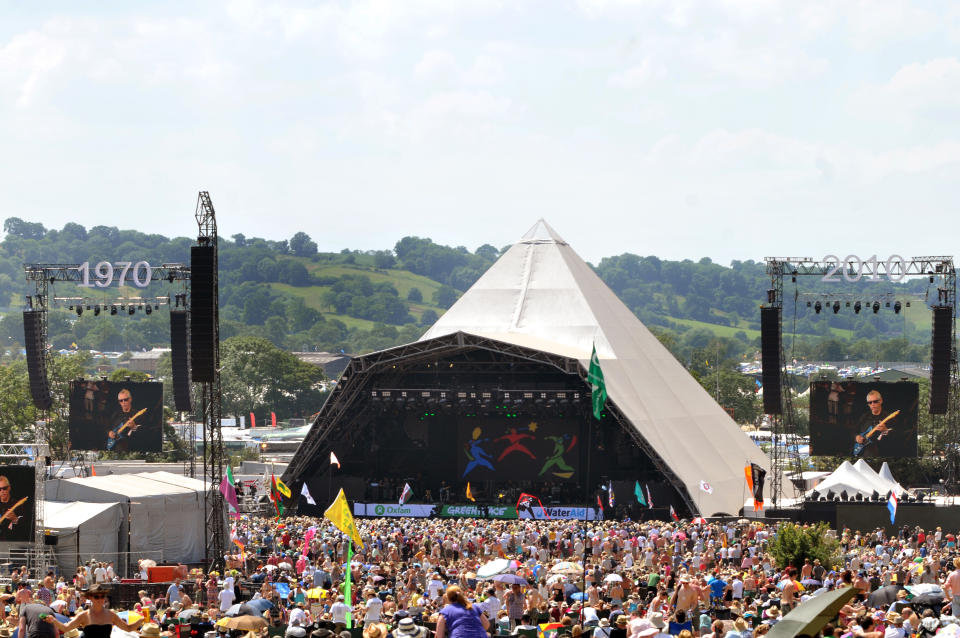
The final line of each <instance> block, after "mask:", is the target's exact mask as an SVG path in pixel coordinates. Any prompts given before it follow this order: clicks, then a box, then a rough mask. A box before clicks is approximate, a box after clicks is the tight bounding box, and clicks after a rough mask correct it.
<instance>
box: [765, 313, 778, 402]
mask: <svg viewBox="0 0 960 638" xmlns="http://www.w3.org/2000/svg"><path fill="white" fill-rule="evenodd" d="M760 364H761V367H762V372H761V378H762V381H763V411H764V413H765V414H780V412H781V408H780V403H781V401H780V399H781V397H780V308H779V307H777V306H767V307H764V308H761V309H760Z"/></svg>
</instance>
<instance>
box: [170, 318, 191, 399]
mask: <svg viewBox="0 0 960 638" xmlns="http://www.w3.org/2000/svg"><path fill="white" fill-rule="evenodd" d="M189 317H190V316H189V314H188V313H187V311H186V310H171V311H170V362H171V364H172V367H173V405H174V407H175V408H176V409H177V411H179V412H192V411H193V401H192V399H191V397H190V323H189Z"/></svg>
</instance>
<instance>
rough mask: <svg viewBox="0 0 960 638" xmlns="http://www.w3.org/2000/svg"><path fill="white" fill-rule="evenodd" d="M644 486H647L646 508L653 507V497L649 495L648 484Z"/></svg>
mask: <svg viewBox="0 0 960 638" xmlns="http://www.w3.org/2000/svg"><path fill="white" fill-rule="evenodd" d="M644 487H646V488H647V508H649V509H653V497H652V496H650V484H649V483H648V484H645V485H644Z"/></svg>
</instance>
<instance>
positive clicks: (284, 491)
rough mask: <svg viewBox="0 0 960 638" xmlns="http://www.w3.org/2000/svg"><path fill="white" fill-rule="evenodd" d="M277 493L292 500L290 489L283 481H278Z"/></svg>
mask: <svg viewBox="0 0 960 638" xmlns="http://www.w3.org/2000/svg"><path fill="white" fill-rule="evenodd" d="M277 491H278V492H280V493H281V494H283V495H284V496H286V497H287V498H290V488H289V487H287V484H286V483H284V482H283V481H281V480H280V479H277Z"/></svg>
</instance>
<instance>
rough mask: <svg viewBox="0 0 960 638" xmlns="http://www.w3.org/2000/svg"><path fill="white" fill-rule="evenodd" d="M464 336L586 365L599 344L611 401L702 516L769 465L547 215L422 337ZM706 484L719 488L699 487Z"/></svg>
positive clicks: (733, 500) (724, 507) (737, 499)
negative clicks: (751, 468) (749, 471)
mask: <svg viewBox="0 0 960 638" xmlns="http://www.w3.org/2000/svg"><path fill="white" fill-rule="evenodd" d="M456 333H465V334H469V335H475V336H478V337H483V338H489V339H493V340H496V341H500V342H506V343H508V344H513V345H517V346H521V347H526V348H532V349H535V350H539V351H542V352H547V353H550V354H555V355H559V356H565V357H570V358H575V359H578V360H579V361H580V363H581V365H583V366H584V369H586V368H587V367H588V366H589V362H590V354H591V350H592V348H593V347H594V345H596V349H597V356H598V358H599V361H600V367H601V369H602V370H603V375H604V379H605V382H606V389H607V394H608V400H609V401H610V402H612V403H613V404H615V405H616V406H617V407H618V408H619V409H620V411H621V412H622V413H623V415H624V416H625V417H626V420H627V421H629V424H630V427H632V428H634V429H635V431H636V433H637V434H639V436H640V437H641V438H642V439H643V441H644V442H645V443H646V444H647V446H648V447H649V448H650V449H651V450H652V452H653V453H654V454H655V455H657V456H659V457H660V459H662V462H663V463H662V465H663V466H664V467H665V468H666V469H667V471H668V472H670V473H672V474H673V476H672V477H669V476H668V477H667V478H669V479H670V480H671V482H673V483H674V487H676V488H677V489H678V490H679V491H680V492H681V493H683V492H686V494H687V496H688V499H687V502H688V503H689V504H690V506H691V507H692V508H693V509H694V510H699V513H700V514H702V515H705V516H709V515H712V514H716V513H721V512H723V513H727V514H736V513H737V512H738V511H739V510H740V508H741V507H742V506H743V494H744V490H745V489H746V488H745V484H746V480H745V476H744V467H745V466H747V465H749V464H750V463H756V464H757V465H759V466H761V467H763V468H764V469H766V470H769V466H770V464H769V460H768V459H767V456H766V455H765V454H764V453H763V452H762V451H761V450H760V448H758V447H757V446H756V445H755V444H754V443H753V441H751V440H750V438H749V437H748V436H747V435H746V434H744V433H743V432H742V431H741V430H740V428H739V427H738V426H737V424H736V422H734V420H733V419H732V418H730V416H729V415H728V414H727V413H726V412H725V411H724V410H723V408H721V407H720V405H719V404H717V402H716V401H715V400H714V399H713V397H711V396H710V394H709V393H708V392H707V391H706V390H704V389H703V387H702V386H701V385H700V384H699V383H698V382H697V380H696V379H694V378H693V377H692V376H691V375H690V373H689V372H688V371H687V370H686V369H685V368H684V367H683V365H682V364H681V363H680V362H679V361H677V360H676V358H675V357H674V356H673V355H672V354H671V353H670V351H669V350H667V348H666V347H664V346H663V344H661V343H660V341H659V340H658V339H657V338H656V337H655V336H654V335H653V333H651V332H650V331H649V330H648V329H647V328H646V326H644V325H643V323H642V322H641V321H640V320H639V319H637V317H636V315H634V314H633V312H632V311H631V310H630V309H629V308H627V306H625V305H624V304H623V302H621V301H620V299H619V298H618V297H617V296H616V294H614V292H613V291H612V290H610V288H608V287H607V285H606V284H605V283H604V282H603V281H602V280H601V279H600V277H598V276H597V274H596V273H595V272H594V271H593V269H591V268H590V266H589V265H588V264H587V263H586V262H584V261H583V260H582V259H581V258H580V256H579V255H577V253H576V252H575V251H574V250H573V248H571V247H570V246H569V245H568V244H567V242H565V241H564V240H563V239H562V238H561V237H560V236H559V235H557V233H556V232H555V231H554V230H553V229H552V228H551V227H550V226H549V225H548V224H547V223H546V222H545V221H543V220H540V221H539V222H537V224H536V225H534V227H533V228H531V229H530V230H529V231H528V232H527V233H526V234H525V235H524V236H523V237H522V238H521V239H520V241H518V242H517V243H516V244H514V245H513V246H512V247H510V249H509V250H507V252H506V253H504V254H503V256H501V257H500V259H498V260H497V262H496V263H494V264H493V265H492V266H491V267H490V268H489V269H488V270H487V272H486V273H484V275H483V276H482V277H480V279H479V280H477V282H476V283H475V284H474V285H473V286H471V287H470V289H469V290H468V291H467V292H466V293H464V295H463V296H462V297H461V298H460V299H459V300H458V301H457V302H456V303H455V304H454V305H453V306H452V307H451V308H450V309H449V310H448V311H447V312H446V313H444V315H443V316H442V317H441V318H440V319H439V320H438V321H437V322H436V323H435V324H434V325H433V326H432V327H431V328H430V329H429V330H428V331H427V332H426V333H425V334H424V335H423V336H422V337H421V338H420V342H421V343H423V342H427V341H429V340H431V339H435V338H438V337H444V336H447V335H453V334H456ZM705 453H706V454H707V456H706V457H705V456H704V455H705ZM704 458H709V462H703V459H704ZM701 481H706V482H707V483H709V484H710V485H711V486H712V488H713V489H712V493H709V494H708V493H706V492H704V491H701V489H700V482H701ZM767 485H768V486H769V480H768V482H767ZM766 491H767V492H769V490H766Z"/></svg>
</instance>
